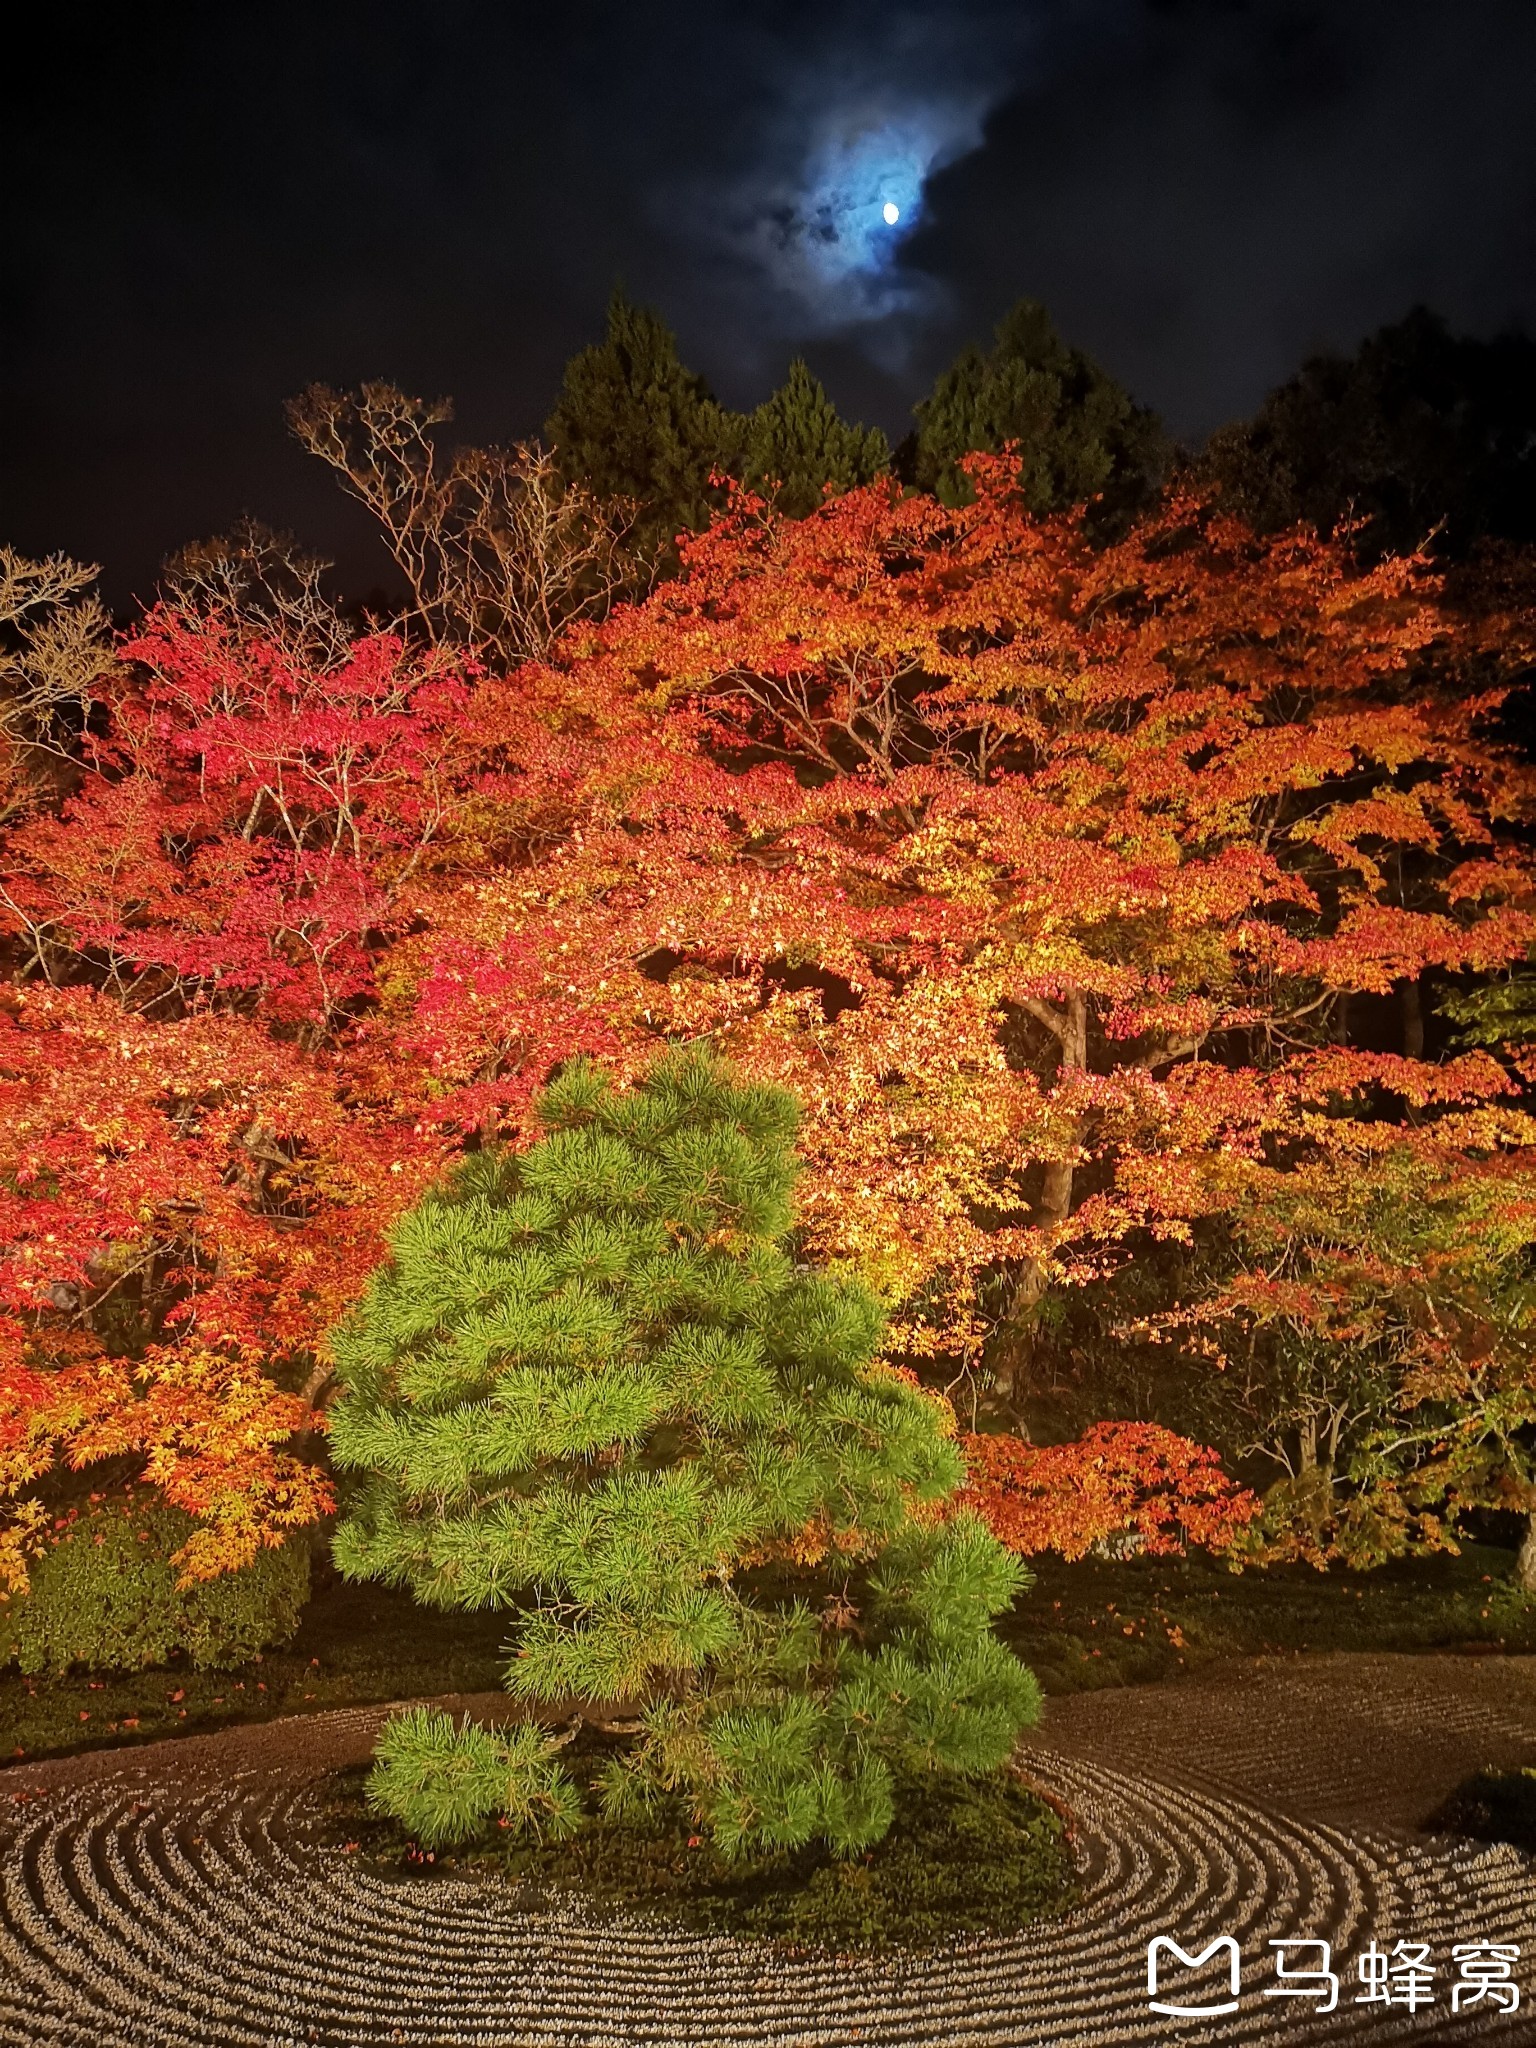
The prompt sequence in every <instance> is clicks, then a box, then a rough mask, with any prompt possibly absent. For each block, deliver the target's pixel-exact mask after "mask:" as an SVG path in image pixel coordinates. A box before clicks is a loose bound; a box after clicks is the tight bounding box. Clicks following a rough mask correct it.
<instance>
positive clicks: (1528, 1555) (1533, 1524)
mask: <svg viewBox="0 0 1536 2048" xmlns="http://www.w3.org/2000/svg"><path fill="white" fill-rule="evenodd" d="M1515 1584H1516V1585H1517V1586H1518V1587H1519V1588H1520V1590H1521V1592H1522V1593H1529V1594H1530V1595H1531V1596H1532V1598H1533V1599H1536V1508H1533V1509H1532V1510H1531V1512H1530V1514H1529V1516H1528V1517H1527V1518H1526V1524H1525V1541H1524V1542H1523V1543H1522V1544H1521V1546H1520V1549H1519V1553H1518V1555H1517V1556H1516V1558H1515Z"/></svg>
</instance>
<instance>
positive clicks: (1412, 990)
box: [1403, 981, 1424, 1060]
mask: <svg viewBox="0 0 1536 2048" xmlns="http://www.w3.org/2000/svg"><path fill="white" fill-rule="evenodd" d="M1423 1057H1424V998H1423V996H1422V995H1421V993H1420V991H1419V984H1418V982H1417V981H1405V982H1404V983H1403V1058H1404V1059H1405V1060H1421V1059H1423Z"/></svg>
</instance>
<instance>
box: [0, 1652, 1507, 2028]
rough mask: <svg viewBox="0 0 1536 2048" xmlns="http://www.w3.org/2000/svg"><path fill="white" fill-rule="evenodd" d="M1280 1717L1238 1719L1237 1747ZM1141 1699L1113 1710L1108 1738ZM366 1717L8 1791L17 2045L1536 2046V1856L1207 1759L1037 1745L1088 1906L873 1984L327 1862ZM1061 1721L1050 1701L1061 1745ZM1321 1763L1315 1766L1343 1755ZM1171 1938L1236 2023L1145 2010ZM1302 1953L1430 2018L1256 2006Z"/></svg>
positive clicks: (318, 1722)
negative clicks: (1405, 1945) (1472, 1959)
mask: <svg viewBox="0 0 1536 2048" xmlns="http://www.w3.org/2000/svg"><path fill="white" fill-rule="evenodd" d="M1360 1661H1361V1662H1362V1663H1363V1662H1365V1661H1366V1660H1360ZM1286 1682H1287V1683H1289V1685H1290V1688H1291V1690H1290V1692H1289V1693H1288V1694H1287V1693H1286V1692H1285V1690H1284V1686H1283V1685H1282V1686H1281V1687H1280V1697H1279V1699H1278V1702H1277V1704H1278V1706H1279V1708H1280V1710H1281V1716H1282V1719H1281V1720H1279V1721H1277V1727H1283V1733H1284V1736H1285V1738H1286V1739H1287V1740H1289V1741H1290V1742H1291V1743H1292V1744H1293V1746H1294V1744H1295V1741H1296V1722H1295V1715H1296V1710H1297V1696H1296V1691H1295V1687H1296V1682H1297V1681H1296V1680H1295V1678H1294V1676H1291V1677H1289V1678H1288V1679H1287V1681H1286ZM1169 1690H1170V1689H1167V1688H1158V1689H1157V1691H1158V1692H1160V1693H1166V1692H1167V1691H1169ZM1262 1694H1263V1687H1262V1686H1261V1687H1259V1688H1258V1690H1257V1691H1253V1690H1251V1689H1250V1692H1249V1694H1248V1695H1247V1696H1246V1697H1245V1698H1244V1700H1243V1702H1242V1706H1241V1707H1240V1708H1238V1712H1239V1713H1243V1714H1244V1720H1243V1727H1244V1740H1245V1742H1246V1743H1248V1745H1249V1746H1250V1748H1251V1747H1252V1746H1253V1745H1254V1742H1255V1737H1254V1735H1253V1726H1254V1716H1255V1714H1259V1715H1260V1718H1261V1719H1262ZM1144 1697H1148V1698H1150V1696H1149V1695H1144ZM1135 1699H1136V1695H1123V1696H1121V1699H1120V1700H1119V1702H1118V1703H1117V1704H1118V1706H1119V1708H1120V1711H1121V1712H1122V1713H1123V1714H1132V1713H1134V1707H1135ZM1190 1704H1191V1707H1198V1704H1199V1701H1198V1699H1197V1698H1196V1697H1195V1695H1193V1694H1191V1696H1190ZM1233 1705H1234V1707H1236V1705H1237V1703H1236V1702H1234V1703H1233ZM1430 1705H1431V1707H1432V1705H1433V1700H1432V1699H1431V1702H1430ZM1245 1710H1246V1712H1245ZM378 1718H379V1715H378V1712H377V1710H374V1709H366V1710H365V1709H354V1710H350V1711H348V1712H345V1713H340V1714H329V1715H324V1716H317V1717H315V1718H314V1719H312V1720H307V1721H303V1722H292V1721H290V1722H286V1723H274V1724H270V1725H269V1726H267V1727H265V1728H259V1729H257V1728H252V1729H239V1730H231V1731H229V1732H227V1733H226V1734H224V1735H220V1736H213V1737H206V1738H189V1739H185V1740H183V1741H182V1742H180V1743H176V1744H161V1745H157V1746H155V1747H154V1748H146V1749H144V1750H140V1751H137V1752H133V1751H128V1752H117V1753H108V1754H106V1755H98V1756H96V1757H90V1758H77V1759H73V1760H71V1761H70V1762H68V1763H61V1764H58V1765H54V1766H51V1767H50V1766H48V1765H46V1764H44V1765H36V1766H29V1767H26V1768H25V1769H24V1770H9V1771H6V1772H4V1773H0V1805H3V1808H4V1812H5V1818H4V1820H3V1822H0V1826H3V1829H4V1832H3V1833H0V2043H4V2044H5V2048H13V2044H14V2048H44V2044H48V2048H55V2044H57V2048H162V2044H163V2048H247V2044H250V2048H300V2044H303V2048H308V2044H311V2043H316V2044H324V2048H375V2044H378V2048H383V2044H394V2043H402V2044H405V2043H408V2044H410V2048H449V2044H454V2048H457V2044H470V2043H473V2044H476V2048H493V2044H494V2048H513V2044H518V2048H522V2044H527V2048H577V2044H580V2048H610V2044H611V2048H640V2044H647V2048H747V2044H751V2048H767V2044H770V2043H771V2044H774V2048H791V2044H795V2048H800V2044H804V2048H811V2044H817V2048H832V2044H836V2048H843V2044H852V2043H861V2044H876V2043H878V2044H897V2043H901V2044H908V2043H910V2044H935V2048H940V2044H951V2043H953V2044H962V2043H963V2044H978V2048H979V2044H983V2043H985V2044H994V2048H1032V2044H1037V2043H1038V2044H1047V2043H1049V2044H1052V2048H1056V2044H1071V2048H1093V2044H1098V2043H1110V2042H1116V2043H1146V2044H1151V2043H1162V2042H1167V2041H1179V2042H1190V2043H1195V2042H1202V2043H1203V2042H1221V2043H1223V2044H1226V2043H1239V2042H1276V2043H1286V2044H1289V2043H1293V2042H1294V2043H1302V2042H1313V2041H1315V2042H1319V2043H1333V2042H1343V2041H1356V2040H1359V2041H1368V2042H1373V2043H1374V2042H1383V2043H1385V2042H1390V2041H1408V2040H1415V2041H1420V2042H1428V2043H1436V2044H1438V2043H1442V2042H1444V2043H1447V2044H1450V2043H1457V2042H1461V2041H1467V2042H1480V2041H1485V2040H1486V2041H1489V2042H1496V2043H1501V2044H1505V2048H1531V2044H1536V2014H1533V2012H1532V2011H1530V2010H1528V2007H1529V2006H1530V2005H1531V2002H1532V2001H1536V1859H1533V1858H1531V1857H1526V1856H1522V1855H1519V1854H1517V1853H1516V1852H1515V1851H1513V1850H1510V1849H1507V1848H1502V1847H1493V1848H1488V1847H1482V1846H1479V1845H1477V1844H1472V1843H1467V1842H1461V1841H1453V1840H1449V1839H1444V1838H1439V1839H1433V1840H1429V1839H1424V1838H1417V1839H1415V1838H1412V1837H1410V1836H1408V1835H1406V1834H1395V1833H1388V1832H1385V1831H1380V1830H1374V1831H1373V1830H1370V1829H1363V1830H1362V1829H1359V1828H1357V1827H1354V1826H1351V1827H1350V1828H1349V1829H1348V1830H1347V1831H1345V1830H1343V1829H1341V1828H1338V1827H1335V1826H1332V1825H1328V1824H1326V1823H1323V1822H1321V1821H1318V1820H1316V1819H1311V1820H1303V1819H1300V1818H1294V1817H1291V1816H1288V1815H1287V1814H1285V1813H1284V1812H1283V1811H1281V1810H1280V1809H1279V1808H1278V1807H1277V1806H1276V1804H1275V1803H1274V1802H1273V1801H1271V1800H1264V1801H1262V1802H1261V1801H1257V1800H1254V1799H1251V1798H1249V1797H1247V1796H1244V1794H1243V1793H1242V1792H1241V1791H1240V1790H1237V1789H1233V1788H1232V1787H1230V1786H1228V1785H1224V1784H1222V1783H1221V1782H1219V1780H1216V1779H1213V1777H1212V1775H1211V1764H1212V1761H1213V1759H1212V1757H1211V1756H1210V1755H1209V1754H1206V1755H1205V1756H1204V1758H1203V1763H1204V1768H1203V1769H1202V1771H1201V1772H1200V1774H1199V1775H1198V1776H1195V1775H1193V1774H1190V1773H1186V1772H1183V1771H1181V1770H1179V1769H1178V1768H1176V1767H1169V1766H1168V1765H1167V1764H1166V1762H1162V1761H1160V1762H1159V1764H1158V1765H1157V1767H1156V1768H1155V1769H1154V1768H1153V1767H1152V1766H1150V1765H1149V1763H1148V1762H1147V1760H1146V1759H1145V1758H1144V1757H1138V1759H1137V1761H1136V1765H1135V1769H1134V1774H1133V1772H1132V1771H1130V1770H1126V1769H1117V1768H1115V1767H1113V1766H1112V1765H1111V1764H1109V1763H1108V1762H1106V1761H1104V1760H1102V1759H1100V1758H1098V1757H1094V1756H1090V1755H1084V1754H1082V1753H1081V1750H1082V1746H1083V1745H1082V1743H1081V1742H1078V1743H1075V1744H1073V1745H1072V1747H1071V1748H1070V1749H1069V1748H1068V1747H1067V1746H1063V1747H1060V1748H1053V1747H1050V1746H1049V1743H1048V1734H1049V1731H1047V1733H1046V1736H1045V1737H1043V1738H1042V1740H1041V1741H1039V1742H1032V1743H1031V1744H1030V1746H1029V1748H1028V1751H1027V1753H1026V1755H1025V1759H1024V1761H1025V1763H1026V1766H1027V1769H1028V1771H1029V1773H1030V1775H1031V1776H1032V1777H1033V1778H1034V1779H1035V1781H1036V1782H1037V1783H1038V1784H1039V1785H1040V1786H1041V1787H1042V1788H1043V1789H1045V1790H1047V1791H1048V1792H1049V1793H1050V1794H1051V1795H1052V1796H1053V1797H1055V1798H1056V1799H1057V1800H1058V1801H1060V1802H1063V1803H1064V1804H1065V1805H1066V1806H1067V1807H1068V1808H1069V1809H1070V1811H1071V1813H1072V1815H1073V1819H1074V1841H1075V1846H1076V1850H1077V1854H1078V1858H1079V1863H1080V1867H1081V1871H1082V1880H1083V1899H1082V1903H1081V1904H1080V1905H1079V1906H1078V1907H1077V1908H1076V1909H1075V1910H1074V1911H1073V1912H1072V1913H1071V1914H1070V1915H1069V1916H1067V1917H1066V1918H1064V1919H1062V1920H1058V1921H1053V1922H1050V1923H1046V1924H1043V1925H1041V1926H1040V1927H1038V1928H1037V1929H1035V1930H1033V1931H1031V1932H1029V1933H1027V1934H1025V1935H1023V1936H1021V1937H1015V1938H1010V1939H1006V1940H989V1941H976V1942H967V1943H963V1944H959V1945H956V1946H955V1947H953V1948H951V1949H949V1950H946V1951H944V1952H941V1953H936V1954H932V1955H928V1956H924V1957H921V1958H912V1959H907V1960H904V1961H902V1962H899V1963H891V1964H873V1963H851V1962H846V1961H835V1960H794V1959H786V1958H782V1957H779V1956H777V1955H773V1954H771V1953H769V1952H768V1951H766V1950H764V1949H763V1948H761V1947H759V1946H757V1945H754V1944H749V1943H740V1942H734V1941H729V1940H724V1939H718V1938H709V1937H700V1936H694V1935H689V1934H685V1933H680V1932H675V1931H669V1930H667V1929H665V1928H662V1927H658V1926H653V1925H648V1924H646V1923H644V1922H643V1921H638V1920H633V1919H622V1918H620V1919H614V1918H608V1917H602V1916H598V1915H589V1914H586V1913H584V1912H582V1911H579V1910H576V1909H574V1908H572V1909H563V1910H554V1911H549V1910H544V1911H540V1912H537V1913H533V1912H526V1913H525V1912H519V1911H518V1910H517V1909H516V1906H515V1903H514V1901H513V1899H512V1898H511V1897H510V1896H509V1895H508V1894H507V1893H506V1892H505V1891H503V1890H500V1889H498V1888H497V1887H496V1886H495V1885H494V1884H492V1883H490V1882H473V1883H471V1882H460V1881H458V1880H456V1879H451V1878H435V1879H427V1880H422V1881H415V1880H385V1879H382V1878H379V1877H377V1876H375V1875H372V1874H370V1873H369V1872H368V1871H366V1870H364V1869H362V1868H360V1867H359V1866H358V1864H357V1862H356V1861H355V1859H353V1858H351V1857H349V1856H347V1855H345V1854H344V1853H342V1852H340V1851H338V1850H331V1849H325V1848H321V1847H318V1846H316V1845H315V1844H314V1842H313V1841H312V1839H311V1838H310V1829H309V1825H308V1817H309V1814H310V1811H311V1807H310V1801H311V1798H312V1790H311V1788H312V1786H313V1783H314V1780H315V1778H316V1776H317V1775H318V1774H319V1773H321V1772H323V1771H325V1770H327V1769H330V1768H333V1767H334V1766H335V1765H336V1764H337V1763H339V1762H341V1761H345V1760H348V1759H349V1758H351V1757H353V1756H356V1755H358V1754H360V1753H363V1752H365V1751H366V1747H367V1744H368V1741H369V1740H370V1738H371V1734H372V1730H373V1728H374V1727H375V1726H376V1725H377V1721H378ZM1154 1719H1155V1716H1154ZM1175 1719H1177V1717H1175ZM1071 1725H1072V1724H1071V1703H1063V1713H1062V1733H1063V1734H1064V1735H1066V1734H1069V1733H1070V1732H1071ZM1090 1725H1091V1715H1090ZM1532 1736H1533V1739H1536V1728H1533V1729H1532ZM1314 1739H1315V1741H1316V1743H1317V1744H1319V1745H1322V1746H1324V1747H1326V1746H1327V1744H1328V1743H1329V1740H1330V1730H1329V1728H1328V1727H1327V1726H1326V1725H1320V1726H1318V1727H1317V1729H1316V1733H1315V1738H1314ZM1476 1739H1477V1738H1476V1732H1475V1730H1474V1731H1472V1733H1471V1735H1470V1737H1469V1740H1471V1741H1472V1742H1474V1743H1475V1741H1476ZM1259 1747H1260V1749H1262V1747H1263V1745H1262V1743H1260V1744H1259ZM1074 1752H1075V1753H1074ZM1214 1761H1217V1762H1219V1758H1217V1759H1214ZM7 1793H10V1794H11V1796H10V1797H9V1798H7V1797H6V1796H5V1795H6V1794H7ZM17 1793H19V1794H20V1795H21V1796H20V1797H19V1798H18V1797H17V1796H16V1794H17ZM1163 1933H1166V1934H1170V1935H1172V1936H1173V1937H1174V1938H1176V1939H1177V1940H1178V1941H1179V1942H1180V1943H1181V1944H1182V1945H1183V1946H1184V1947H1185V1948H1186V1949H1197V1948H1200V1947H1203V1946H1204V1945H1205V1943H1206V1942H1207V1941H1209V1940H1210V1939H1211V1938H1212V1937H1213V1936H1215V1935H1220V1934H1231V1935H1234V1936H1235V1937H1236V1938H1237V1940H1238V1942H1239V1945H1240V1948H1241V1951H1242V1955H1243V1959H1244V1966H1245V1971H1246V1973H1247V1977H1246V1987H1247V1988H1246V1989H1245V1994H1244V1996H1243V1998H1242V2000H1241V2007H1240V2010H1239V2012H1238V2013H1237V2014H1235V2015H1233V2016H1231V2017H1230V2018H1225V2019H1222V2020H1219V2021H1216V2022H1213V2023H1205V2022H1191V2021H1184V2022H1178V2021H1168V2020H1160V2019H1158V2018H1157V2017H1156V2016H1155V2015H1152V2014H1150V2013H1149V2011H1148V2002H1147V1988H1146V1945H1147V1942H1148V1941H1149V1939H1150V1938H1151V1937H1152V1936H1153V1935H1154V1934H1163ZM1307 1935H1323V1936H1326V1937H1327V1938H1329V1939H1330V1940H1331V1941H1332V1942H1333V1944H1334V1946H1335V1950H1336V1951H1337V1952H1338V1953H1339V1954H1340V1956H1341V1958H1347V1957H1352V1956H1353V1955H1354V1954H1355V1953H1356V1952H1357V1950H1358V1949H1360V1948H1362V1947H1363V1946H1364V1944H1365V1942H1366V1941H1367V1940H1369V1939H1370V1938H1372V1937H1374V1938H1375V1939H1376V1940H1377V1941H1378V1942H1379V1943H1380V1944H1381V1946H1382V1947H1383V1948H1387V1949H1390V1948H1391V1946H1392V1944H1393V1942H1395V1941H1396V1940H1398V1939H1399V1938H1403V1939H1411V1940H1414V1941H1425V1942H1428V1943H1430V1944H1431V1947H1432V1950H1433V1951H1434V1954H1435V1957H1436V1959H1437V1961H1439V1963H1440V1967H1441V1971H1442V1980H1441V1985H1440V1995H1439V1997H1438V1999H1437V2002H1436V2003H1435V2005H1434V2006H1432V2007H1430V2008H1428V2009H1426V2010H1421V2011H1419V2012H1418V2013H1416V2014H1409V2013H1408V2012H1406V2011H1402V2010H1396V2011H1392V2012H1382V2011H1381V2010H1380V2009H1372V2008H1363V2009H1355V2008H1353V2007H1352V2006H1351V2005H1350V2004H1349V2002H1348V2001H1349V1999H1350V1997H1351V1994H1352V1993H1353V1991H1354V1989H1355V1988H1356V1986H1355V1985H1354V1984H1353V1983H1346V1986H1345V2002H1344V2003H1343V2004H1341V2006H1340V2009H1339V2010H1338V2011H1337V2012H1335V2013H1334V2014H1332V2015H1330V2016H1328V2017H1326V2018H1313V2017H1309V2016H1308V2014H1309V2011H1310V2008H1308V2007H1305V2006H1304V2002H1303V2001H1300V2000H1266V1999H1265V1998H1264V1997H1263V1995H1262V1986H1263V1984H1264V1983H1266V1982H1273V1981H1274V1980H1273V1978H1272V1976H1271V1975H1270V1973H1269V1966H1268V1955H1269V1951H1268V1948H1267V1944H1268V1942H1269V1941H1270V1939H1271V1938H1279V1937H1286V1936H1291V1937H1298V1936H1307ZM1474 1939H1475V1940H1480V1941H1514V1942H1518V1943H1519V1944H1520V1945H1521V1946H1522V1948H1523V1949H1524V1952H1525V1953H1524V1957H1523V1958H1522V1964H1521V1966H1520V1972H1519V1974H1520V1976H1521V1979H1522V1982H1523V1983H1524V1985H1525V1986H1526V1991H1525V1998H1524V2000H1523V2002H1522V2008H1521V2010H1520V2012H1519V2013H1518V2014H1516V2015H1513V2016H1510V2017H1500V2018H1495V2019H1491V2020H1489V2019H1485V2018H1484V2017H1483V2016H1482V2015H1481V2014H1479V2013H1472V2014H1464V2015H1463V2016H1462V2017H1461V2019H1460V2020H1459V2021H1453V2020H1452V2018H1451V2014H1450V2011H1449V2004H1448V1998H1447V1993H1446V1989H1445V1980H1444V1973H1445V1972H1446V1970H1447V1969H1448V1967H1449V1957H1450V1947H1451V1944H1452V1943H1453V1942H1456V1941H1468V1940H1474ZM1296 1960H1298V1961H1305V1960H1309V1959H1308V1958H1297V1959H1296ZM1207 1995H1210V1994H1207ZM1298 2008H1302V2009H1301V2010H1298Z"/></svg>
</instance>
